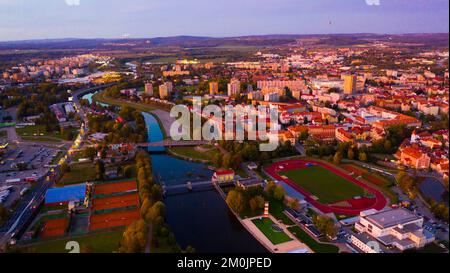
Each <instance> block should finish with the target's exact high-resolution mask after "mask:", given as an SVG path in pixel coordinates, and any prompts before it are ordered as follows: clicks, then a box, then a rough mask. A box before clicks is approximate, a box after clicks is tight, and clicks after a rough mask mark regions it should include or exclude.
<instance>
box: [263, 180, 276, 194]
mask: <svg viewBox="0 0 450 273" xmlns="http://www.w3.org/2000/svg"><path fill="white" fill-rule="evenodd" d="M276 187H277V184H276V183H275V182H274V181H269V182H268V183H267V185H266V188H265V189H264V191H265V192H266V193H267V196H269V198H273V193H274V191H275V188H276Z"/></svg>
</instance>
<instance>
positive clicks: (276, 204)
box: [269, 200, 295, 225]
mask: <svg viewBox="0 0 450 273" xmlns="http://www.w3.org/2000/svg"><path fill="white" fill-rule="evenodd" d="M285 209H286V205H285V204H284V203H283V202H281V201H278V200H270V203H269V213H270V214H271V215H272V216H273V217H275V218H276V219H278V220H281V221H282V222H283V223H284V224H285V225H293V224H295V223H294V222H292V220H291V219H289V217H287V216H286V214H284V213H283V211H284V210H285Z"/></svg>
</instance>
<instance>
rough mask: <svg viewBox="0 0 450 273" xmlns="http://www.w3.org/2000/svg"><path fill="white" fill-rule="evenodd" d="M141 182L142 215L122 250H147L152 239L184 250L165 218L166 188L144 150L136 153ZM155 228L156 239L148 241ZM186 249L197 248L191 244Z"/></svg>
mask: <svg viewBox="0 0 450 273" xmlns="http://www.w3.org/2000/svg"><path fill="white" fill-rule="evenodd" d="M136 169H137V183H138V190H139V199H140V204H141V206H140V219H139V220H137V221H135V222H134V223H132V224H131V225H130V226H128V227H127V229H126V231H125V232H124V236H123V239H122V241H121V243H120V247H119V252H124V253H139V252H144V250H145V248H146V246H147V244H148V243H150V244H151V247H156V248H157V247H158V246H159V245H160V244H162V243H164V244H165V245H167V246H168V247H169V248H170V249H171V251H172V252H180V251H181V249H180V247H179V246H178V244H177V242H176V239H175V236H174V235H173V233H172V232H170V229H169V226H168V225H167V224H166V222H165V217H166V216H165V215H166V209H165V205H164V203H163V202H162V199H163V191H162V188H161V186H160V185H158V184H156V183H155V182H154V181H153V174H152V169H151V161H150V157H149V156H148V154H147V153H146V152H144V151H141V152H139V153H138V154H137V155H136ZM150 229H151V235H152V236H151V238H152V241H151V242H148V238H149V236H148V235H149V234H148V233H149V232H150ZM186 251H193V248H190V247H189V248H188V249H186Z"/></svg>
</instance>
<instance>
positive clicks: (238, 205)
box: [226, 190, 245, 213]
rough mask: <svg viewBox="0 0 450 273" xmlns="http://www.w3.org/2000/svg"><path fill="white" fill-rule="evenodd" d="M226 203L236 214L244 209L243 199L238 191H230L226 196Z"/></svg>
mask: <svg viewBox="0 0 450 273" xmlns="http://www.w3.org/2000/svg"><path fill="white" fill-rule="evenodd" d="M226 202H227V204H228V206H230V208H231V209H232V210H234V211H235V212H237V213H241V212H243V211H244V209H245V199H244V196H243V195H242V193H241V192H240V191H237V190H231V191H230V192H229V193H228V195H227V199H226Z"/></svg>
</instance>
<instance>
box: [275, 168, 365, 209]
mask: <svg viewBox="0 0 450 273" xmlns="http://www.w3.org/2000/svg"><path fill="white" fill-rule="evenodd" d="M280 175H283V176H286V177H288V178H289V179H290V180H292V181H294V182H295V183H296V184H297V185H298V186H300V187H301V188H303V189H305V190H306V191H308V192H309V193H311V194H312V195H314V196H316V197H317V198H318V199H319V200H318V201H319V202H320V203H322V204H332V203H336V202H339V201H344V200H348V199H351V198H353V197H355V196H361V195H364V189H363V188H361V187H359V186H358V185H356V184H353V183H352V182H350V181H348V180H346V179H345V178H343V177H341V176H339V175H337V174H335V173H333V172H332V171H329V170H327V169H325V168H323V167H321V166H311V167H307V168H303V169H292V170H288V171H284V172H280Z"/></svg>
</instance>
